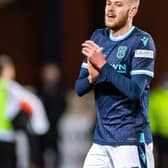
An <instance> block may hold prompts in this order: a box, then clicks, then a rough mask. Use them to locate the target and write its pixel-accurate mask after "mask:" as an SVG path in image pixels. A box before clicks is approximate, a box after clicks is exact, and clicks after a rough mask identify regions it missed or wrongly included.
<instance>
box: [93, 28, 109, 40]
mask: <svg viewBox="0 0 168 168" xmlns="http://www.w3.org/2000/svg"><path fill="white" fill-rule="evenodd" d="M100 37H109V30H108V29H107V28H101V29H96V30H95V31H94V32H93V33H92V36H91V39H92V40H96V39H99V38H100Z"/></svg>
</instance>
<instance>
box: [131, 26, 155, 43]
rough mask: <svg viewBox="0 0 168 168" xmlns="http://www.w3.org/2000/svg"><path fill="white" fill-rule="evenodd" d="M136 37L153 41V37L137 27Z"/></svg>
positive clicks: (135, 30)
mask: <svg viewBox="0 0 168 168" xmlns="http://www.w3.org/2000/svg"><path fill="white" fill-rule="evenodd" d="M134 35H135V36H137V37H138V38H140V39H141V38H143V37H146V38H148V39H151V40H153V37H152V35H151V34H150V33H148V32H146V31H144V30H142V29H140V28H137V27H135V29H134Z"/></svg>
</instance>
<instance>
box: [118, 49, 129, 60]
mask: <svg viewBox="0 0 168 168" xmlns="http://www.w3.org/2000/svg"><path fill="white" fill-rule="evenodd" d="M126 51H127V46H119V47H118V51H117V58H118V59H122V58H124V57H125V54H126Z"/></svg>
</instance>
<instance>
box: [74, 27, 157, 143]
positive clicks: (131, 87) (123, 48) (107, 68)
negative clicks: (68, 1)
mask: <svg viewBox="0 0 168 168" xmlns="http://www.w3.org/2000/svg"><path fill="white" fill-rule="evenodd" d="M109 32H110V31H109V29H108V28H104V29H98V30H96V31H95V32H94V33H93V35H92V36H91V40H93V41H94V42H95V43H96V44H97V45H98V46H99V47H101V49H102V52H103V54H104V55H105V57H106V60H107V63H106V64H105V65H104V66H103V68H102V69H101V70H100V75H99V77H98V79H97V80H96V81H95V82H94V83H93V84H90V83H89V81H88V74H89V73H88V64H87V60H86V58H84V60H83V63H82V65H81V70H80V74H79V77H78V79H77V80H76V84H75V89H76V91H77V93H78V95H80V96H82V95H83V94H85V93H87V92H88V91H90V90H91V89H92V88H93V89H94V92H95V101H96V103H95V105H96V128H95V133H94V142H95V143H97V144H102V145H112V146H115V145H132V144H137V143H139V138H140V134H141V133H142V132H144V133H145V138H146V140H147V142H151V141H152V140H151V134H150V129H149V121H148V97H149V90H150V85H149V84H150V80H151V79H152V78H153V77H154V62H155V54H156V51H155V44H154V41H153V39H152V37H151V35H150V34H148V33H147V32H144V31H142V30H140V29H138V28H137V27H132V28H131V29H130V31H129V32H128V33H127V34H125V35H123V36H120V37H117V38H114V37H112V36H111V35H110V33H109Z"/></svg>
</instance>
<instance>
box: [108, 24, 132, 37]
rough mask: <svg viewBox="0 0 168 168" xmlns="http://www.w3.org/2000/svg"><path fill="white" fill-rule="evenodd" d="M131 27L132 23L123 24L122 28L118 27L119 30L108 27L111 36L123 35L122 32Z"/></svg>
mask: <svg viewBox="0 0 168 168" xmlns="http://www.w3.org/2000/svg"><path fill="white" fill-rule="evenodd" d="M131 27H132V23H130V24H127V25H126V26H124V27H123V28H121V29H119V30H116V31H115V30H112V29H110V33H111V35H112V36H113V37H120V36H123V35H124V34H126V33H128V32H129V30H130V29H131Z"/></svg>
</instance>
